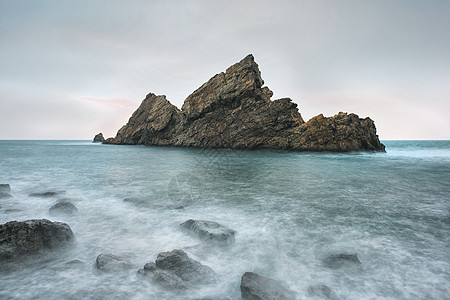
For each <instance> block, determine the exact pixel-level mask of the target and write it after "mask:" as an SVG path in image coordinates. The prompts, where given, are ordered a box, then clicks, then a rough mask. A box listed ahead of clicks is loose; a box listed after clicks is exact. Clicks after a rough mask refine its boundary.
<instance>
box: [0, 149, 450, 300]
mask: <svg viewBox="0 0 450 300" xmlns="http://www.w3.org/2000/svg"><path fill="white" fill-rule="evenodd" d="M383 143H384V144H385V145H386V153H380V152H378V153H299V152H288V151H273V150H252V151H245V150H219V149H193V148H174V147H151V146H119V145H103V144H96V143H92V142H91V141H66V140H64V141H0V183H2V184H10V186H11V195H12V196H13V197H12V198H4V199H0V224H4V223H6V222H8V221H12V220H18V221H24V220H29V219H49V220H51V221H58V222H64V223H67V224H68V225H69V226H70V227H71V229H72V231H73V233H74V235H75V242H74V244H73V245H72V246H71V247H68V248H65V249H62V250H59V251H55V252H52V253H50V254H49V255H46V256H45V259H41V260H39V259H37V260H35V261H33V262H31V263H30V262H28V263H26V264H24V265H21V264H20V262H19V263H18V266H17V267H16V268H14V269H12V270H9V271H4V272H0V299H45V300H50V299H121V300H122V299H203V298H204V299H241V291H240V282H241V277H242V275H243V274H244V273H245V272H255V273H257V274H259V275H262V276H266V277H269V278H272V279H274V280H277V281H279V282H281V284H282V285H284V286H285V287H286V288H289V289H290V290H291V291H293V292H294V293H295V295H296V299H319V298H320V297H319V296H317V295H314V294H311V286H317V285H325V286H327V287H329V288H330V290H331V291H332V295H331V296H332V297H334V298H333V299H358V300H359V299H450V141H383ZM48 191H54V192H56V193H55V194H56V195H54V196H50V197H32V196H30V194H32V193H42V192H48ZM129 197H134V198H137V199H145V201H147V202H146V205H136V203H133V202H127V201H124V199H126V198H129ZM61 199H66V201H67V200H68V201H70V202H72V203H73V204H74V205H75V206H76V207H77V208H78V214H75V215H59V216H55V215H52V214H50V212H49V208H50V207H52V205H54V204H55V203H56V202H58V201H59V200H61ZM188 219H195V220H208V221H214V222H217V223H219V224H221V225H223V226H226V227H228V228H231V229H233V230H235V231H236V236H235V241H234V243H233V244H231V245H228V246H219V245H215V244H211V243H206V242H205V241H203V240H200V239H198V237H196V236H194V235H190V234H187V233H186V232H185V231H183V230H181V229H180V226H179V225H180V223H182V222H184V221H186V220H188ZM0 243H1V241H0ZM174 249H182V250H184V251H185V252H186V253H187V254H188V255H189V257H191V258H193V259H196V260H197V261H199V262H201V263H202V264H204V265H207V266H209V267H211V268H212V269H213V270H214V272H215V273H216V282H215V283H213V284H207V285H199V286H196V287H195V288H192V289H188V290H184V291H181V292H180V291H172V290H167V289H162V288H161V287H160V286H159V285H158V284H156V283H154V282H153V281H152V280H148V279H146V278H142V276H139V275H138V274H137V271H138V270H139V269H142V268H143V266H144V265H145V264H146V263H148V262H154V261H155V259H156V257H157V255H158V254H159V253H161V252H165V251H171V250H174ZM102 253H111V254H114V255H117V256H120V257H122V258H123V259H125V260H126V261H128V262H129V263H130V264H131V266H132V267H131V268H130V269H127V270H123V271H117V272H101V271H99V270H97V269H96V267H95V261H96V258H97V256H98V255H99V254H102ZM339 254H356V255H357V257H358V260H359V261H360V264H359V263H346V264H343V265H341V266H340V267H337V268H330V266H329V265H327V264H326V263H325V262H326V259H327V257H329V256H330V255H339ZM73 260H79V263H78V264H74V265H75V266H71V265H66V263H67V262H69V261H73ZM314 297H316V298H314ZM318 297H319V298H318Z"/></svg>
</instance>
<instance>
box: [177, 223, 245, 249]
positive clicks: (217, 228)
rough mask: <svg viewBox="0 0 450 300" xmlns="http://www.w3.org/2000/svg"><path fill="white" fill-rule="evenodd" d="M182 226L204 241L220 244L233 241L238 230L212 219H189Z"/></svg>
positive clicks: (227, 243)
mask: <svg viewBox="0 0 450 300" xmlns="http://www.w3.org/2000/svg"><path fill="white" fill-rule="evenodd" d="M180 227H181V228H182V229H184V230H186V231H189V232H191V233H193V234H195V235H197V236H198V237H199V238H200V239H202V240H204V241H207V242H212V243H216V244H219V245H229V244H231V243H233V242H234V236H235V234H236V231H234V230H232V229H229V228H227V227H225V226H222V225H220V224H219V223H216V222H212V221H204V220H192V219H189V220H187V221H185V222H183V223H181V224H180Z"/></svg>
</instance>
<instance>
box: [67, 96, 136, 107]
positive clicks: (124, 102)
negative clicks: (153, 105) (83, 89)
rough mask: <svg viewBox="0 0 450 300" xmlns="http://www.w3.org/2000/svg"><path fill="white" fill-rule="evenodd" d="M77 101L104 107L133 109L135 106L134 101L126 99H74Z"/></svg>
mask: <svg viewBox="0 0 450 300" xmlns="http://www.w3.org/2000/svg"><path fill="white" fill-rule="evenodd" d="M75 100H78V101H88V102H94V103H99V104H105V105H112V106H119V107H130V108H134V107H135V105H136V102H135V101H132V100H128V99H102V98H94V97H75Z"/></svg>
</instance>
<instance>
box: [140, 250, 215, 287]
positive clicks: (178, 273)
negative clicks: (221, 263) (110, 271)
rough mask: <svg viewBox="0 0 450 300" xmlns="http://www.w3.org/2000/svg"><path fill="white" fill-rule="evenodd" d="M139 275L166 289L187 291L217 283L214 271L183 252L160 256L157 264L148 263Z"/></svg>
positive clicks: (165, 253) (178, 251) (176, 251)
mask: <svg viewBox="0 0 450 300" xmlns="http://www.w3.org/2000/svg"><path fill="white" fill-rule="evenodd" d="M139 274H142V275H146V276H148V275H152V276H151V278H152V279H153V281H154V282H157V283H158V284H159V285H161V286H162V287H164V288H169V289H186V288H189V287H192V286H193V285H197V284H209V283H213V282H215V280H216V278H215V273H214V271H213V270H212V269H211V268H210V267H208V266H205V265H202V264H201V263H200V262H198V261H196V260H194V259H192V258H189V256H188V255H187V254H186V252H184V251H183V250H173V251H170V252H162V253H159V254H158V257H157V258H156V261H155V263H147V264H145V266H144V269H141V270H139Z"/></svg>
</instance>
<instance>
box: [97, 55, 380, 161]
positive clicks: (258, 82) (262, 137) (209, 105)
mask: <svg viewBox="0 0 450 300" xmlns="http://www.w3.org/2000/svg"><path fill="white" fill-rule="evenodd" d="M263 84H264V81H263V79H262V78H261V73H260V71H259V67H258V65H257V64H256V62H255V61H254V58H253V55H251V54H250V55H248V56H247V57H245V58H244V59H242V60H241V61H240V62H238V63H236V64H234V65H232V66H231V67H229V68H228V69H227V70H226V71H225V72H222V73H220V74H217V75H215V76H214V77H212V78H211V79H210V80H209V81H208V82H206V83H205V84H203V85H202V86H201V87H200V88H198V89H197V90H196V91H194V92H193V93H192V94H191V95H189V96H188V97H187V98H186V100H185V101H184V104H183V106H182V109H181V110H179V109H178V108H177V107H176V106H175V105H172V104H171V103H170V102H169V101H168V100H167V99H166V96H157V95H155V94H152V93H149V94H148V95H147V97H146V98H145V99H144V100H143V101H142V104H141V105H140V106H139V108H138V109H137V110H136V111H135V112H134V113H133V114H132V116H131V118H130V119H129V121H128V123H127V124H126V125H124V126H123V127H122V128H121V129H120V130H119V131H118V132H117V135H116V137H114V138H109V139H107V140H106V141H105V143H107V144H130V145H134V144H144V145H172V146H183V147H202V148H232V149H256V148H270V149H289V150H297V151H339V152H343V151H384V145H383V144H381V143H380V140H379V139H378V136H377V135H376V128H375V125H374V122H373V121H372V120H371V119H370V118H365V119H361V118H359V117H358V116H357V115H355V114H347V113H339V114H337V115H335V116H333V117H329V118H327V117H324V116H323V115H318V116H317V117H314V118H312V119H311V120H309V121H308V122H306V123H305V121H304V120H303V118H302V116H301V115H300V113H299V111H298V109H297V104H295V103H293V102H292V100H291V99H289V98H283V99H278V100H274V101H272V100H271V99H270V98H271V97H272V94H273V93H272V91H271V90H270V89H269V88H267V87H264V86H263Z"/></svg>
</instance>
